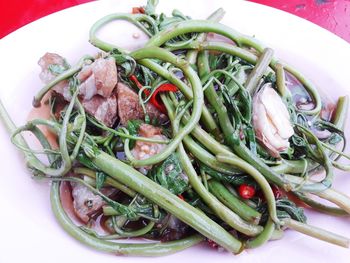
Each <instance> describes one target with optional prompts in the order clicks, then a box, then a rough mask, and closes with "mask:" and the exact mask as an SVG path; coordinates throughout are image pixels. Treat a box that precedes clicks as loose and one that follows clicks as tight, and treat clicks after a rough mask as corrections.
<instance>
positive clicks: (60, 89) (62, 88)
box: [38, 52, 72, 101]
mask: <svg viewBox="0 0 350 263" xmlns="http://www.w3.org/2000/svg"><path fill="white" fill-rule="evenodd" d="M65 63H66V62H65V60H64V58H63V57H61V56H60V55H58V54H55V53H49V52H47V53H46V54H45V55H44V56H42V57H41V58H40V59H39V61H38V64H39V66H40V67H41V72H40V74H39V77H40V79H41V81H42V82H43V83H44V84H48V83H50V82H51V81H52V80H54V79H55V78H56V75H55V74H53V73H52V72H51V71H50V70H49V67H50V65H58V66H64V65H65ZM52 90H54V91H55V92H57V93H58V94H60V95H62V96H63V98H64V99H65V100H67V101H70V100H71V99H72V96H71V94H70V92H69V83H68V81H67V80H62V81H61V82H59V83H57V84H56V85H55V86H54V87H53V88H52Z"/></svg>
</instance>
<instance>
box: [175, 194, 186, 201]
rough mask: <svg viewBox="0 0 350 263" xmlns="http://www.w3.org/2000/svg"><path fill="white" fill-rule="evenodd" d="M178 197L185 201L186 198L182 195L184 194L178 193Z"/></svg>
mask: <svg viewBox="0 0 350 263" xmlns="http://www.w3.org/2000/svg"><path fill="white" fill-rule="evenodd" d="M177 197H178V198H180V199H181V200H183V201H185V198H184V197H183V196H182V194H179V195H177Z"/></svg>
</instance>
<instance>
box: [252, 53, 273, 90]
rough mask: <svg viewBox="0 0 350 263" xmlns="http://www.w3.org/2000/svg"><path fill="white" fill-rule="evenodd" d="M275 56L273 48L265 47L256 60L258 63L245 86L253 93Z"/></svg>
mask: <svg viewBox="0 0 350 263" xmlns="http://www.w3.org/2000/svg"><path fill="white" fill-rule="evenodd" d="M272 58H273V50H272V49H271V48H265V49H264V51H263V53H262V54H261V55H260V57H259V59H258V60H257V61H256V65H255V67H254V68H253V70H252V72H250V74H249V76H248V79H247V81H246V82H245V88H246V89H247V91H248V92H249V93H250V94H251V95H253V94H254V93H255V91H256V89H257V88H258V85H259V82H260V80H261V78H262V77H263V76H264V74H265V72H266V70H267V68H268V66H269V65H270V63H271V61H272Z"/></svg>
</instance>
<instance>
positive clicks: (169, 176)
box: [150, 153, 188, 195]
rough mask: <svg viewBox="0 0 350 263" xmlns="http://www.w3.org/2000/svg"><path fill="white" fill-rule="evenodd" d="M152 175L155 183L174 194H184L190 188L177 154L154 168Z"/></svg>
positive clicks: (173, 154)
mask: <svg viewBox="0 0 350 263" xmlns="http://www.w3.org/2000/svg"><path fill="white" fill-rule="evenodd" d="M150 174H151V177H152V179H153V180H154V181H156V182H157V183H158V184H160V185H161V186H163V187H164V188H166V189H168V190H169V191H170V192H172V193H173V194H176V195H179V194H182V193H183V192H184V191H185V190H186V188H187V187H188V179H187V178H186V177H185V175H184V173H183V171H182V168H181V165H180V162H179V158H178V157H177V154H176V153H172V154H171V155H170V156H169V157H168V158H167V159H166V160H165V161H164V162H163V163H162V164H161V165H158V166H156V167H154V168H153V169H152V170H151V172H150Z"/></svg>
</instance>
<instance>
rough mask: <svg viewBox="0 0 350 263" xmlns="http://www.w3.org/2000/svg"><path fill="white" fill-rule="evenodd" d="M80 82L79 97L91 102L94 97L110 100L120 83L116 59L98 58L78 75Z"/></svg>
mask: <svg viewBox="0 0 350 263" xmlns="http://www.w3.org/2000/svg"><path fill="white" fill-rule="evenodd" d="M77 78H78V79H79V80H80V82H81V85H80V90H79V95H80V96H81V97H82V98H83V99H84V100H90V99H91V98H92V97H93V96H94V95H97V94H98V95H101V96H102V97H105V98H108V97H109V96H111V95H112V92H113V90H114V88H115V86H116V85H117V83H118V74H117V66H116V64H115V60H114V58H111V57H110V58H106V59H105V58H98V59H96V60H95V61H94V62H93V63H92V64H91V65H86V66H84V67H83V69H82V70H81V71H80V72H79V74H78V75H77Z"/></svg>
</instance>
